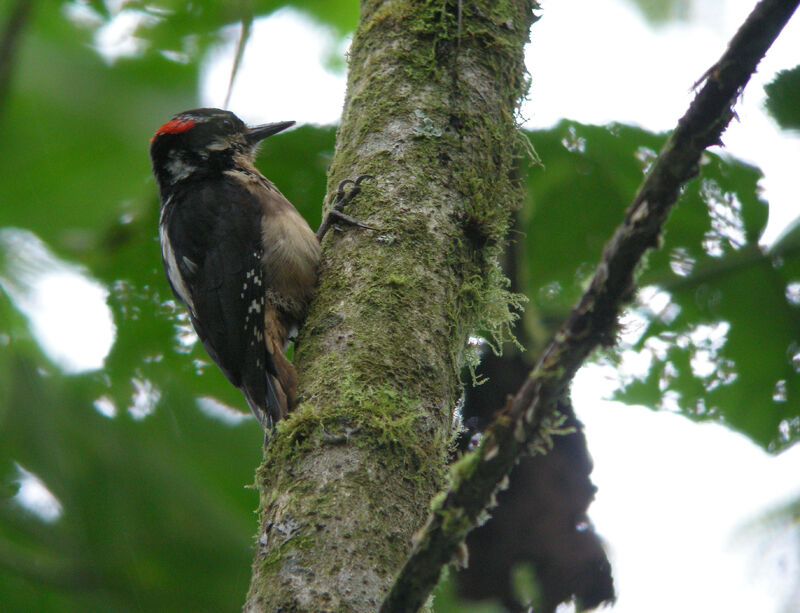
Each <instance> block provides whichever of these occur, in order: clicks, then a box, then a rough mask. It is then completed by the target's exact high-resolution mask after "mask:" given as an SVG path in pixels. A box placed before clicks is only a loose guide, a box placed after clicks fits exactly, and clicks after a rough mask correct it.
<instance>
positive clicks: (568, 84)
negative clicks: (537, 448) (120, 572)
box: [0, 0, 800, 613]
mask: <svg viewBox="0 0 800 613" xmlns="http://www.w3.org/2000/svg"><path fill="white" fill-rule="evenodd" d="M753 4H754V2H750V1H744V0H695V2H694V3H693V5H694V6H696V7H700V8H698V9H695V10H694V14H693V15H692V18H693V20H694V21H693V25H690V26H687V25H685V24H680V25H669V26H665V27H662V28H660V29H658V30H657V31H653V30H651V29H650V28H649V27H648V26H646V25H645V24H644V22H643V21H642V19H641V18H640V17H639V15H638V13H637V12H636V11H635V10H634V9H632V8H630V5H629V4H628V3H626V2H624V1H620V0H616V1H613V2H596V1H593V0H560V1H558V2H555V1H553V0H550V1H548V2H545V3H544V11H543V19H542V20H541V21H540V22H539V23H537V24H536V25H535V26H534V28H533V30H532V39H533V43H532V44H531V45H530V47H529V49H528V55H527V59H528V68H529V70H530V72H531V75H532V79H533V88H532V91H531V96H530V101H529V103H528V104H526V105H525V107H524V112H523V114H524V115H525V116H526V117H528V118H529V121H528V124H527V125H528V126H530V127H547V126H550V125H552V124H553V123H555V122H556V121H558V120H559V119H561V118H569V119H574V120H578V121H581V122H585V123H605V122H610V121H619V122H624V123H632V124H637V125H640V126H642V127H644V128H647V129H650V130H665V129H669V128H671V127H672V126H674V124H675V122H676V120H677V118H678V117H679V116H680V115H682V114H683V112H684V110H685V109H686V107H687V105H688V103H689V101H690V99H691V92H690V89H691V86H692V84H693V83H694V82H695V81H696V80H697V79H698V78H699V77H700V76H701V75H702V74H703V72H704V71H705V70H706V68H708V67H709V66H710V65H711V64H712V63H713V61H714V60H715V59H716V58H717V57H718V56H719V54H720V53H721V51H722V50H723V49H724V47H725V45H726V44H727V40H728V39H729V38H730V36H731V35H732V34H733V32H734V30H735V28H736V27H737V26H738V24H739V23H740V22H741V21H742V20H743V19H744V17H745V15H746V14H747V12H749V10H750V8H751V7H752V6H753ZM105 35H106V36H107V35H108V32H106V33H105ZM235 35H236V32H235V30H232V32H231V41H233V40H234V39H235ZM342 51H343V48H342V47H341V46H340V45H339V44H338V43H337V42H336V40H335V38H334V36H333V35H332V34H331V33H330V31H328V30H326V29H325V28H324V27H323V26H319V25H314V24H312V23H310V22H309V21H308V20H306V19H302V18H298V17H297V15H296V14H294V13H292V12H290V11H281V12H280V13H278V14H276V15H275V16H273V17H272V18H271V19H268V20H260V21H258V22H256V24H255V26H254V31H253V36H252V39H251V43H250V45H249V47H248V51H247V52H246V53H245V56H244V60H243V66H242V70H241V72H240V73H239V75H238V77H237V85H236V87H235V89H234V93H233V96H232V100H231V104H230V108H231V110H233V111H234V112H236V113H238V114H240V115H241V116H242V117H243V118H244V119H245V120H246V121H249V122H252V123H255V122H262V121H276V120H281V119H294V120H296V121H298V123H301V124H302V123H325V124H330V123H334V122H336V121H337V119H338V117H339V114H340V111H341V106H342V101H343V97H344V75H343V74H334V73H332V72H330V71H328V70H326V69H325V68H324V67H323V66H324V58H326V57H327V56H328V54H330V53H341V52H342ZM232 57H233V42H231V44H229V45H228V46H227V47H225V48H222V49H220V50H219V53H218V54H217V55H215V56H214V57H213V58H210V59H209V61H208V62H207V74H206V78H205V80H204V82H203V84H202V86H201V92H200V96H201V103H202V104H204V105H209V106H222V105H223V103H224V98H225V93H226V90H227V85H228V78H229V74H230V73H229V71H230V65H231V60H232ZM263 58H275V61H274V63H272V64H271V65H266V66H265V65H264V62H263ZM798 63H800V18H798V17H797V16H796V17H795V18H794V20H793V22H792V23H790V24H789V27H788V28H787V30H786V31H784V33H783V35H782V36H781V38H780V39H779V41H778V42H777V44H776V45H775V47H774V48H773V49H772V50H771V51H770V53H769V54H768V56H767V58H766V60H765V61H764V62H763V63H762V67H761V70H760V71H759V73H758V74H757V75H756V76H755V78H754V80H753V82H751V84H750V85H749V86H748V88H747V90H746V92H745V95H744V98H743V101H742V103H741V104H740V105H739V107H738V114H739V117H740V118H741V121H740V122H739V123H734V124H733V125H732V126H731V128H730V129H729V131H728V133H727V134H726V135H725V137H724V141H725V143H726V144H727V145H728V149H727V150H728V151H729V152H731V153H732V154H734V155H736V156H737V157H740V158H742V159H745V160H747V161H750V162H752V163H757V164H758V165H760V166H761V168H762V169H763V170H764V171H765V173H766V175H767V178H766V179H765V181H764V187H765V190H766V192H765V193H766V196H767V198H768V199H769V200H770V203H771V208H770V225H769V227H768V233H767V237H766V238H767V240H768V241H771V240H774V238H775V237H776V236H777V235H778V233H779V232H780V231H781V229H782V228H783V227H784V226H785V225H786V224H787V223H788V222H789V221H790V220H791V219H793V218H794V216H795V215H796V214H797V213H798V212H800V211H798V208H797V207H796V202H797V196H796V193H797V190H796V176H794V175H795V174H796V170H795V168H796V166H797V163H798V160H800V138H798V137H797V136H795V137H789V136H788V135H787V134H786V133H781V132H779V130H777V128H776V127H775V126H774V125H773V123H772V122H771V120H769V118H767V117H766V115H765V114H764V113H763V112H762V111H761V107H762V105H763V88H762V86H763V84H764V83H766V82H768V81H769V80H771V79H772V77H773V75H774V73H775V71H776V70H778V69H785V68H791V67H793V66H795V65H796V64H798ZM295 75H302V78H299V79H295ZM311 86H313V89H309V88H310V87H311ZM277 92H280V94H278V93H277ZM176 110H178V109H176ZM5 238H6V239H9V235H6V236H5ZM15 238H19V237H15ZM36 240H38V239H35V237H26V241H28V242H29V244H32V245H38V243H36ZM42 253H43V254H44V256H47V257H48V258H49V257H50V255H49V254H48V253H46V251H43V252H42ZM44 256H43V257H44ZM65 274H66V275H67V276H70V275H71V278H72V280H73V284H72V285H71V286H70V287H71V289H70V291H66V292H65V291H63V287H62V286H59V287H61V289H60V290H59V292H58V295H59V296H65V295H67V296H70V295H71V296H78V298H80V300H79V302H80V306H79V307H77V308H76V309H75V310H74V312H75V313H76V314H80V313H83V314H86V318H85V319H86V325H87V326H89V327H92V326H93V325H94V326H95V328H96V329H97V333H96V334H95V336H96V337H97V342H92V343H88V344H87V343H83V344H81V343H75V341H74V339H72V338H67V339H59V338H56V337H55V336H54V335H53V334H50V333H48V332H47V330H48V329H60V330H65V329H69V327H67V326H63V325H57V326H49V324H47V317H46V316H45V315H42V313H43V312H45V311H46V309H45V308H44V307H43V306H42V304H40V303H41V302H42V301H43V300H44V301H46V300H47V291H48V290H47V288H48V284H47V283H46V282H45V281H46V280H40V281H41V283H36V282H34V281H35V280H34V281H30V280H28V281H26V283H27V284H28V285H29V287H28V288H27V290H25V291H22V290H23V289H25V288H24V287H23V288H22V289H21V290H20V293H19V294H18V295H17V297H16V298H15V302H16V303H17V305H18V306H19V307H20V308H21V309H22V310H23V311H25V312H26V313H27V314H28V315H29V317H31V320H32V322H33V323H34V326H33V327H34V333H35V334H36V335H37V338H39V340H40V342H41V344H42V346H43V349H44V350H45V351H46V352H47V353H48V354H49V355H50V356H51V357H52V358H53V360H54V361H55V362H56V363H57V364H59V365H60V366H61V367H62V368H63V369H64V370H66V371H67V372H74V371H81V370H87V369H94V368H99V367H101V365H102V359H103V357H104V356H105V355H106V353H107V352H108V350H109V348H110V345H111V343H112V342H113V337H114V329H113V323H112V322H111V321H110V312H108V309H107V307H106V308H105V309H103V307H105V299H106V297H107V292H106V291H105V290H104V289H103V288H101V287H99V286H98V285H97V284H96V283H95V282H93V281H92V280H91V279H89V278H88V276H87V275H85V274H84V273H83V272H82V271H79V270H76V269H74V267H73V268H71V269H69V270H66V269H65ZM65 278H66V277H64V276H62V277H60V278H58V279H54V280H52V283H60V284H62V285H63V283H65V282H66V281H65ZM0 281H2V279H0ZM8 286H9V280H8V279H6V280H5V283H4V287H6V288H7V287H8ZM37 287H38V289H37ZM12 298H13V296H12ZM76 299H77V298H76ZM26 305H27V306H26ZM37 305H38V306H37ZM92 305H97V306H98V308H99V310H97V309H94V307H93V306H92ZM59 311H60V312H62V313H63V312H65V307H64V305H59ZM72 321H73V322H75V321H83V319H80V320H76V319H73V320H72ZM92 321H93V322H94V324H93V323H92ZM98 322H101V323H98ZM51 323H52V322H51ZM48 326H49V327H48ZM73 328H74V330H75V332H76V333H79V334H80V335H81V336H82V338H91V337H92V335H91V334H87V331H86V329H85V327H84V324H81V325H77V324H76V325H74V326H73ZM82 346H84V347H89V348H90V349H89V351H88V352H84V353H85V354H81V355H78V354H75V355H68V353H65V352H68V351H69V350H73V351H74V349H75V348H76V347H82ZM607 388H608V385H607V383H606V381H605V379H604V376H603V374H602V370H601V369H599V368H587V369H584V370H583V371H582V372H581V373H580V374H579V377H578V378H577V379H576V382H575V385H574V386H573V394H574V400H575V405H576V409H577V411H578V413H579V416H580V418H581V419H582V420H583V421H584V423H585V424H586V432H587V436H588V439H589V445H590V449H591V452H592V455H593V456H594V460H595V471H594V474H593V478H594V480H595V482H596V483H597V485H598V486H599V488H600V490H599V493H598V496H597V500H596V502H595V504H594V505H593V507H592V517H593V519H594V521H595V523H596V526H597V529H598V531H599V532H600V533H601V535H602V536H603V537H604V538H605V539H606V540H607V541H608V546H609V551H610V556H611V559H612V562H613V564H614V572H615V578H616V583H617V588H618V592H619V601H618V603H617V604H616V606H615V607H614V608H613V611H614V612H615V613H634V612H635V613H641V612H642V611H647V612H648V613H660V612H664V613H667V612H669V613H672V612H674V611H681V612H684V613H694V612H697V613H700V612H702V613H707V612H709V611H725V612H726V613H740V612H741V613H745V612H747V613H751V612H753V611H758V612H759V613H772V612H775V613H780V612H781V608H780V607H781V605H783V604H786V602H785V597H786V596H787V594H788V592H787V590H788V589H789V588H790V587H791V586H792V584H793V582H794V581H796V578H797V577H798V576H800V567H799V566H800V563H799V562H798V552H797V551H796V550H793V549H791V547H790V544H791V543H790V541H788V540H787V539H786V538H784V539H783V541H781V540H780V539H779V540H778V542H779V543H781V542H782V543H783V549H780V547H779V548H778V549H777V550H771V551H769V552H767V554H764V552H763V551H761V550H760V549H759V547H760V543H759V541H758V539H757V538H753V537H752V536H751V537H749V538H745V537H743V536H742V535H741V529H742V527H743V526H744V524H745V523H746V522H748V521H751V520H753V519H754V518H755V517H756V516H757V515H758V514H759V512H761V511H762V510H764V509H765V508H767V506H768V505H771V504H774V503H777V502H780V501H784V500H787V499H789V498H790V497H791V496H795V497H796V496H798V495H800V470H798V469H799V468H800V447H797V446H796V447H795V448H793V449H791V450H790V451H788V452H786V453H784V454H782V455H781V456H779V457H777V458H775V457H770V456H768V455H767V454H766V453H764V452H763V451H761V450H760V449H759V448H758V447H756V446H755V445H753V444H752V443H751V442H750V441H749V440H747V439H746V438H745V437H743V436H740V435H737V434H735V433H732V432H729V431H728V430H726V429H725V428H723V427H721V426H717V425H714V424H706V425H702V426H698V425H695V424H691V423H689V422H688V421H687V420H685V419H683V418H681V417H678V416H676V415H671V414H667V413H653V412H651V411H649V410H647V409H643V408H637V407H626V406H624V405H619V404H616V403H610V402H606V401H602V400H600V398H599V394H601V393H602V392H601V391H600V390H604V389H607ZM20 470H21V474H23V472H22V471H24V469H20ZM23 476H24V475H23ZM34 477H35V476H34ZM28 481H30V479H28ZM42 487H44V486H43V485H42Z"/></svg>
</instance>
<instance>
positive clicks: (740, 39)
mask: <svg viewBox="0 0 800 613" xmlns="http://www.w3.org/2000/svg"><path fill="white" fill-rule="evenodd" d="M797 4H798V0H763V1H762V2H760V3H759V4H758V5H757V6H756V8H755V9H754V10H753V12H752V13H751V14H750V16H749V17H748V18H747V20H746V21H745V22H744V24H743V25H742V26H741V28H740V29H739V31H738V32H737V33H736V35H735V36H734V37H733V39H732V40H731V41H730V43H729V45H728V49H727V50H726V52H725V53H724V54H723V55H722V57H721V58H720V60H719V61H718V62H717V63H716V64H714V66H712V67H711V68H710V69H709V70H708V71H707V72H706V73H705V75H704V76H703V78H702V79H701V82H704V85H703V87H702V89H701V91H700V92H699V93H698V94H697V96H696V97H695V99H694V101H693V102H692V104H691V106H690V107H689V110H688V111H687V112H686V114H685V115H684V116H683V117H682V118H681V119H680V121H679V122H678V126H677V128H676V129H675V131H674V132H673V133H672V135H671V137H670V138H669V140H668V141H667V143H666V144H665V145H664V148H663V149H662V150H661V153H660V154H659V157H658V159H657V160H656V163H655V164H654V166H653V168H652V169H651V171H650V173H649V174H648V175H647V177H646V178H645V179H644V182H643V183H642V185H641V187H640V188H639V191H638V193H637V194H636V196H635V197H634V200H633V203H632V204H631V206H630V208H629V209H628V212H627V214H626V216H625V220H624V222H623V224H622V225H621V226H620V227H619V228H618V229H617V231H616V232H615V234H614V236H613V237H612V238H611V240H610V241H609V243H608V244H607V245H606V247H605V249H604V251H603V255H602V258H601V261H600V263H599V265H598V266H597V269H596V271H595V275H594V278H593V279H592V282H591V285H590V286H589V288H588V289H587V290H586V292H585V293H584V295H583V296H582V298H581V299H580V301H579V303H578V305H577V306H576V307H575V308H574V309H573V310H572V312H571V314H570V316H569V318H568V319H567V322H566V323H565V324H564V326H563V327H562V328H561V330H560V331H559V332H558V333H557V334H556V335H555V338H554V340H553V341H552V342H551V343H550V345H549V346H548V347H547V349H546V350H545V352H544V354H543V355H542V358H541V359H540V361H539V363H538V364H537V366H536V367H535V368H534V369H533V371H532V373H531V375H530V377H529V378H528V380H527V381H526V382H525V383H524V384H523V385H522V387H521V388H520V390H519V391H518V392H517V394H516V395H515V396H514V397H513V398H512V399H511V400H510V401H509V402H508V404H507V405H506V407H505V409H504V410H503V411H502V413H501V414H500V415H499V417H498V418H497V420H496V421H495V422H494V423H493V424H492V425H491V426H490V427H489V429H488V430H487V432H486V434H485V436H484V438H483V440H482V442H481V445H480V446H479V448H478V449H476V450H475V451H474V452H473V453H471V454H468V455H466V456H465V457H463V458H462V459H461V460H459V461H458V462H457V463H456V464H455V465H454V467H453V470H452V472H451V486H450V488H449V489H448V490H446V491H445V492H443V493H442V494H440V495H439V496H438V497H437V498H435V499H434V503H433V510H432V512H431V514H430V515H429V517H428V520H427V522H426V524H425V526H424V527H423V528H422V529H421V530H420V531H419V532H418V533H417V535H416V537H415V544H414V548H413V551H412V553H411V555H410V556H409V558H408V559H407V560H406V562H405V564H404V566H403V569H402V570H401V572H400V574H399V575H398V576H397V578H396V580H395V583H394V585H393V586H392V589H391V591H390V592H389V594H388V596H387V597H386V599H385V600H384V602H383V604H382V606H381V609H380V611H381V612H382V613H400V612H405V611H408V612H412V611H417V610H418V609H419V607H420V606H421V605H422V603H423V602H424V601H425V599H426V598H427V597H428V595H429V594H430V592H431V590H432V589H433V587H434V586H435V585H436V583H437V581H438V578H439V574H440V571H441V568H442V566H443V565H445V564H446V563H448V562H449V561H450V560H452V559H453V558H455V557H456V556H457V554H458V552H459V548H460V547H462V544H463V541H464V537H465V536H466V534H467V533H468V532H469V531H470V530H471V529H472V528H473V527H474V526H475V525H476V524H477V523H480V520H481V518H482V516H485V514H486V511H485V509H487V508H489V507H491V506H492V501H493V499H494V494H495V492H496V491H497V489H498V484H501V485H500V486H499V487H502V482H503V481H505V480H506V478H507V476H508V474H509V472H510V471H511V469H512V468H513V466H514V464H515V463H516V462H517V461H518V459H519V457H520V456H521V455H522V454H523V453H524V452H525V451H526V450H527V451H530V452H532V453H536V452H540V453H541V452H546V450H547V449H548V448H549V447H550V446H551V445H552V436H554V435H557V434H560V433H563V432H564V430H563V428H562V427H561V426H562V425H563V424H562V422H561V416H560V415H558V413H557V412H555V411H554V408H553V407H554V404H555V402H556V401H557V400H558V399H559V398H560V397H561V396H562V395H563V394H565V393H566V391H567V387H568V385H569V383H570V381H571V380H572V378H573V376H574V375H575V373H576V372H577V370H578V368H579V367H580V366H581V365H582V364H583V362H584V360H585V359H586V358H587V357H588V355H589V354H590V353H591V351H593V350H594V349H595V348H596V347H597V346H598V345H610V344H612V343H613V339H614V326H615V323H616V319H617V315H618V313H619V310H620V308H621V306H622V304H624V303H625V302H626V301H627V300H628V299H629V298H630V297H631V295H632V293H633V290H634V273H635V269H636V267H637V266H638V264H639V261H640V260H641V258H642V256H643V255H644V253H645V252H646V251H647V250H648V249H650V248H654V247H656V246H657V245H658V240H659V236H660V234H661V229H662V227H663V224H664V222H665V221H666V218H667V215H668V213H669V211H670V208H671V207H672V205H673V204H674V203H675V201H676V200H677V197H678V194H679V190H680V188H681V186H682V185H683V184H684V183H685V182H686V181H688V180H689V179H691V178H692V177H694V176H695V175H696V174H697V169H698V163H699V160H700V155H701V154H702V152H703V151H704V150H705V148H706V147H709V146H711V145H714V144H719V143H720V137H721V135H722V132H723V131H724V129H725V128H726V127H727V125H728V123H729V122H730V120H731V118H732V117H733V108H732V107H733V105H734V103H735V102H736V98H737V97H738V96H739V94H740V93H741V91H742V89H743V88H744V86H745V84H746V83H747V81H748V80H749V78H750V75H751V74H752V73H753V71H754V70H755V68H756V66H757V64H758V62H759V61H760V60H761V58H762V57H763V55H764V54H765V53H766V51H767V49H768V48H769V47H770V45H771V44H772V43H773V41H774V40H775V38H776V37H777V36H778V34H779V33H780V31H781V30H782V29H783V27H784V25H785V24H786V22H787V21H788V20H789V18H790V17H791V15H792V14H793V13H794V11H795V9H796V8H797Z"/></svg>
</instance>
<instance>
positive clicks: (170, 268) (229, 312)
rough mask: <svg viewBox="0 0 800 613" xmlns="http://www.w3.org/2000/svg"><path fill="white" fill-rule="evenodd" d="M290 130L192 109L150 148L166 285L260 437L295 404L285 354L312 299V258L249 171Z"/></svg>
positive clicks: (314, 249)
mask: <svg viewBox="0 0 800 613" xmlns="http://www.w3.org/2000/svg"><path fill="white" fill-rule="evenodd" d="M293 123H294V122H280V123H273V124H266V125H263V126H255V127H252V128H248V127H247V126H246V125H245V124H244V123H243V122H242V121H241V120H240V119H239V118H238V117H236V116H235V115H234V114H233V113H230V112H228V111H223V110H220V109H194V110H191V111H185V112H183V113H180V114H178V115H176V116H175V117H174V118H173V119H172V120H171V121H169V122H167V123H165V124H164V125H163V126H161V128H159V129H158V130H157V131H156V134H155V136H153V139H152V141H151V147H150V155H151V159H152V163H153V172H154V174H155V177H156V181H157V183H158V187H159V191H160V195H161V214H160V218H159V237H160V239H161V254H162V259H163V263H164V269H165V272H166V274H167V278H168V280H169V284H170V286H171V288H172V291H173V292H174V294H175V296H176V297H177V298H178V300H180V302H182V303H183V304H184V305H185V306H186V309H187V310H188V312H189V317H190V319H191V322H192V325H193V326H194V329H195V331H196V332H197V335H198V337H199V338H200V340H201V341H202V343H203V346H204V347H205V349H206V350H207V351H208V354H209V355H210V356H211V358H212V360H214V362H216V364H217V365H218V366H219V367H220V369H221V370H222V372H223V373H224V374H225V376H226V377H227V378H228V380H229V381H230V382H231V383H232V384H233V385H235V386H236V387H238V388H239V389H241V391H242V392H243V393H244V396H245V398H246V399H247V402H248V404H249V406H250V409H251V410H252V411H253V413H254V414H255V416H256V417H257V418H258V420H259V422H260V423H261V425H262V427H263V428H264V429H265V430H266V429H269V428H270V427H271V425H272V424H273V423H274V421H276V420H278V419H281V418H282V417H284V416H285V415H286V413H287V412H288V411H289V410H291V409H292V407H293V404H294V401H295V399H294V396H295V388H296V385H297V377H296V374H295V371H294V368H293V367H292V365H291V363H290V362H289V361H288V360H287V359H286V358H285V356H284V350H285V348H286V345H287V343H288V341H289V340H290V338H291V336H292V335H293V334H294V331H295V330H296V328H297V326H298V325H299V323H300V322H301V321H302V319H303V317H304V315H305V310H306V307H307V305H308V302H309V300H310V299H311V297H312V295H313V292H314V286H315V284H316V279H317V265H318V262H319V252H320V247H319V241H318V240H317V237H316V235H315V234H314V232H313V231H312V230H311V228H310V227H309V226H308V224H307V223H306V221H305V220H304V219H303V218H302V216H300V214H299V213H298V212H297V210H296V209H295V208H294V207H293V206H292V204H291V203H290V202H289V201H288V200H287V199H286V198H285V197H284V196H283V195H282V194H281V193H280V191H278V189H277V188H276V187H275V186H274V185H273V184H272V183H271V182H270V181H269V180H267V179H266V178H265V177H264V176H263V175H262V174H261V173H260V172H259V171H258V170H257V169H256V168H255V166H254V165H253V157H254V155H255V150H256V147H257V145H258V143H259V142H260V141H261V140H262V139H264V138H266V137H268V136H271V135H272V134H276V133H278V132H280V131H281V130H284V129H286V128H288V127H289V126H291V125H292V124H293Z"/></svg>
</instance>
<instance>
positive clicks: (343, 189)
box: [317, 175, 378, 241]
mask: <svg viewBox="0 0 800 613" xmlns="http://www.w3.org/2000/svg"><path fill="white" fill-rule="evenodd" d="M374 178H375V177H373V176H372V175H361V176H359V177H356V179H355V180H353V179H344V180H342V181H340V182H339V186H338V187H337V188H336V200H334V201H333V204H331V209H330V211H329V212H328V214H327V215H326V216H325V219H324V220H323V222H322V224H321V225H320V227H319V230H317V238H318V239H319V240H320V241H321V240H322V237H323V236H325V233H326V232H327V231H328V229H329V228H330V227H331V226H333V229H334V230H338V231H341V230H342V229H341V227H340V226H339V225H338V224H335V223H334V219H336V220H338V221H341V222H344V223H346V224H348V225H351V226H357V227H359V228H364V229H365V230H375V231H377V230H378V229H377V228H373V227H372V226H368V225H367V224H365V223H362V222H360V221H359V220H357V219H355V218H354V217H350V215H346V214H345V213H343V212H342V209H343V208H344V207H345V205H346V204H347V203H348V202H350V201H351V200H352V199H353V198H355V197H356V196H357V195H358V194H359V192H360V191H361V183H363V182H364V181H365V180H366V179H374ZM348 185H351V186H352V187H351V188H350V190H347V186H348Z"/></svg>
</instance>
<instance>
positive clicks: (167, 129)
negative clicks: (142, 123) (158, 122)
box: [150, 119, 195, 142]
mask: <svg viewBox="0 0 800 613" xmlns="http://www.w3.org/2000/svg"><path fill="white" fill-rule="evenodd" d="M194 124H195V122H194V120H193V119H173V120H172V121H168V122H167V123H165V124H164V125H163V126H161V127H160V128H159V129H158V130H156V133H155V134H154V135H153V138H155V137H156V136H158V135H159V134H180V133H181V132H186V130H191V129H192V128H193V127H194ZM153 138H151V139H150V142H153Z"/></svg>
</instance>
